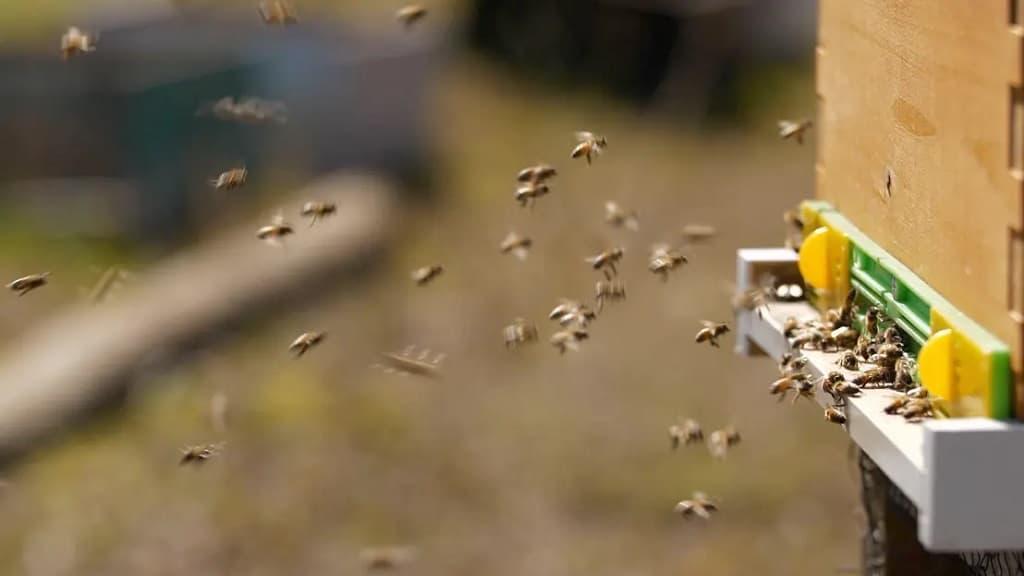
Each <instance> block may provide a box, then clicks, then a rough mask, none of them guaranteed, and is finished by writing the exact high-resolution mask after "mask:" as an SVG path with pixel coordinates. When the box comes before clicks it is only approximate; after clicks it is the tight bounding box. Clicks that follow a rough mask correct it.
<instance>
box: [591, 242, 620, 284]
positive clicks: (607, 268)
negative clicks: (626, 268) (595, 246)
mask: <svg viewBox="0 0 1024 576" xmlns="http://www.w3.org/2000/svg"><path fill="white" fill-rule="evenodd" d="M625 253H626V252H625V250H623V249H622V248H612V249H610V250H605V251H604V252H601V253H600V254H598V255H597V256H591V257H589V258H584V262H586V263H587V264H590V266H591V267H592V268H593V269H594V270H600V271H601V272H604V277H605V278H607V279H609V280H611V279H612V277H613V276H615V275H616V274H618V273H619V271H618V269H616V268H615V264H616V263H618V262H619V261H620V260H622V256H623V255H624V254H625Z"/></svg>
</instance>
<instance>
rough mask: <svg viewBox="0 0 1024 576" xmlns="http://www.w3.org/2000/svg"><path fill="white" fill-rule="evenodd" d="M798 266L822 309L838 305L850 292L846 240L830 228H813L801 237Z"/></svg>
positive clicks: (848, 257)
mask: <svg viewBox="0 0 1024 576" xmlns="http://www.w3.org/2000/svg"><path fill="white" fill-rule="evenodd" d="M799 266H800V274H801V275H803V277H804V281H805V282H807V283H808V284H810V285H811V287H813V288H814V289H815V291H816V292H817V293H818V294H820V295H822V296H823V297H824V298H825V302H824V303H825V305H826V306H830V307H832V306H837V305H839V303H840V301H841V300H842V299H843V298H845V297H846V292H847V291H849V289H850V240H849V239H848V238H847V237H846V235H845V234H843V233H841V232H839V231H836V230H833V229H832V228H828V227H825V226H822V227H820V228H817V229H816V230H814V231H813V232H811V233H810V234H808V235H807V237H806V238H804V243H803V245H801V247H800V260H799Z"/></svg>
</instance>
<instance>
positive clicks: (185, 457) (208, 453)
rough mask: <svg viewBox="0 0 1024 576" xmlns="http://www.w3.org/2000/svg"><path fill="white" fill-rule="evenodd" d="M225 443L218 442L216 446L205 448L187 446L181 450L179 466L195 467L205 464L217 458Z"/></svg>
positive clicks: (206, 446)
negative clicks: (188, 465) (191, 465)
mask: <svg viewBox="0 0 1024 576" xmlns="http://www.w3.org/2000/svg"><path fill="white" fill-rule="evenodd" d="M226 444H227V443H226V442H220V443H218V444H207V445H205V446H187V447H185V448H182V449H181V459H180V460H178V465H179V466H184V465H186V464H194V465H196V466H198V465H200V464H203V463H205V462H206V461H207V460H209V459H210V458H213V457H214V456H217V455H218V454H220V453H221V452H222V451H223V450H224V446H225V445H226Z"/></svg>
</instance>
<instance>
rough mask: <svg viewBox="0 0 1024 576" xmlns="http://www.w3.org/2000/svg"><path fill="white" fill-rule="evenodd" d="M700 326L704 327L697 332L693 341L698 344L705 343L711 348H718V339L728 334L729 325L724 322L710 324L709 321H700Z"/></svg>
mask: <svg viewBox="0 0 1024 576" xmlns="http://www.w3.org/2000/svg"><path fill="white" fill-rule="evenodd" d="M701 324H702V325H703V326H704V327H703V328H701V329H700V331H699V332H697V336H696V338H694V340H695V341H696V342H697V343H698V344H700V343H702V342H707V343H708V344H710V345H711V346H712V347H714V348H719V345H718V337H719V336H722V335H723V334H728V333H729V325H728V324H726V323H725V322H711V321H710V320H701Z"/></svg>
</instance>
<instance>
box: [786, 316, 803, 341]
mask: <svg viewBox="0 0 1024 576" xmlns="http://www.w3.org/2000/svg"><path fill="white" fill-rule="evenodd" d="M799 329H800V321H799V320H797V319H796V318H794V317H792V316H787V317H786V320H785V321H783V323H782V335H783V336H785V337H786V338H790V337H792V336H793V333H794V332H796V331H797V330H799Z"/></svg>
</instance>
